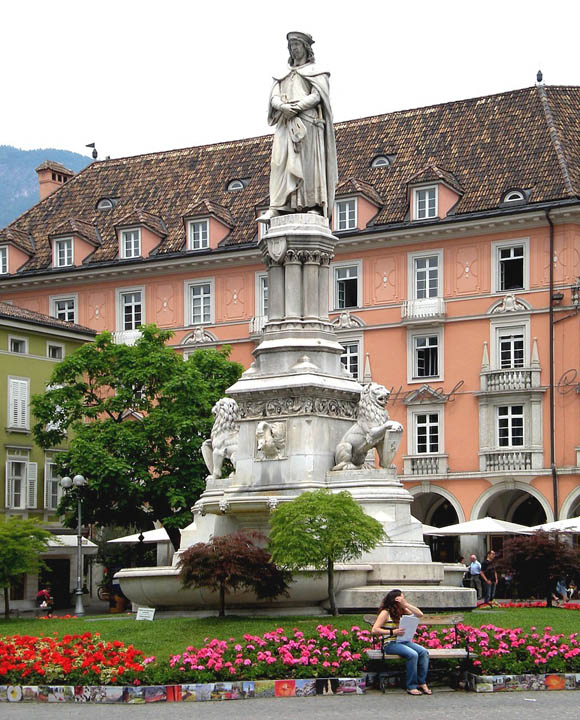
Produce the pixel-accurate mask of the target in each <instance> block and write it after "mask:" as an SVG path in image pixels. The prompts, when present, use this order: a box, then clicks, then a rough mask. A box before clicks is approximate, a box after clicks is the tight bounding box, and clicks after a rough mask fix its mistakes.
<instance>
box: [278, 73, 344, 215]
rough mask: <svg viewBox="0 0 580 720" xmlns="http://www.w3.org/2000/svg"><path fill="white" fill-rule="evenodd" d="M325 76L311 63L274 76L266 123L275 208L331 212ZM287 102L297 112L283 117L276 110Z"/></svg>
mask: <svg viewBox="0 0 580 720" xmlns="http://www.w3.org/2000/svg"><path fill="white" fill-rule="evenodd" d="M328 78H329V73H328V72H324V71H321V70H319V69H318V68H317V67H316V65H315V64H314V63H307V64H305V65H301V66H299V67H290V68H289V70H288V72H287V73H286V74H285V75H283V76H282V77H280V78H275V84H274V87H273V88H272V93H271V95H270V107H269V113H268V123H269V124H270V125H275V126H276V130H275V132H274V141H273V144H272V165H271V172H270V207H271V208H273V209H275V210H283V211H286V212H288V211H290V212H302V211H306V210H309V209H312V208H321V209H322V213H323V215H325V216H326V217H329V216H330V214H331V213H332V209H333V205H334V190H335V188H336V182H337V176H338V171H337V164H336V144H335V139H334V126H333V124H332V109H331V106H330V97H329V83H328ZM291 101H297V102H298V109H299V113H298V115H296V116H295V117H293V118H285V117H284V115H283V114H282V113H281V112H280V107H281V106H282V104H283V103H287V102H291Z"/></svg>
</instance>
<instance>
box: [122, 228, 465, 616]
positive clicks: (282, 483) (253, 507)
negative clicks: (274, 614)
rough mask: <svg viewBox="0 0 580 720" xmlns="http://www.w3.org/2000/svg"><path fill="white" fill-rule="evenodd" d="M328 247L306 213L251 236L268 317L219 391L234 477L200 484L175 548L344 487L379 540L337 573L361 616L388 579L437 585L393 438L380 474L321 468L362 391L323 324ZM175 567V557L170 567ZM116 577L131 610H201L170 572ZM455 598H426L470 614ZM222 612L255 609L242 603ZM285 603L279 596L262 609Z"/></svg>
mask: <svg viewBox="0 0 580 720" xmlns="http://www.w3.org/2000/svg"><path fill="white" fill-rule="evenodd" d="M335 241H336V238H335V237H334V236H333V235H332V233H331V232H330V229H329V226H328V220H327V219H326V218H323V217H321V216H319V215H314V214H296V215H286V216H281V217H277V218H273V219H272V222H271V226H270V229H269V230H268V232H267V233H265V234H264V235H263V237H262V239H261V240H260V249H261V251H262V254H263V257H264V262H265V265H266V267H267V268H268V277H269V283H270V293H269V297H270V317H269V320H268V322H267V323H266V325H265V328H264V337H263V340H262V342H261V343H260V345H259V346H258V347H257V348H256V349H255V351H254V358H255V360H254V363H252V366H251V367H250V368H249V369H248V370H246V372H245V373H243V375H242V377H241V378H240V380H239V381H238V382H237V383H235V384H234V385H233V386H232V387H230V388H229V389H228V391H227V394H228V396H229V397H231V398H233V399H234V400H235V401H236V402H237V405H238V408H239V416H240V420H239V427H240V429H239V442H238V449H237V459H236V469H235V473H233V474H232V476H231V477H228V478H219V479H214V478H213V476H212V477H211V479H210V480H209V481H208V484H207V488H206V490H205V492H204V493H203V494H202V496H201V497H200V499H199V501H198V502H197V503H196V504H195V506H194V507H193V508H192V511H193V515H194V522H193V523H192V524H191V525H190V526H189V527H187V528H186V529H185V530H184V531H183V532H182V543H181V545H182V549H183V548H186V547H188V546H189V545H191V544H193V543H196V542H206V541H208V540H209V538H210V537H211V536H212V535H224V534H227V533H231V532H235V531H236V530H240V529H245V528H247V529H256V530H260V531H262V532H264V533H267V532H268V527H269V515H270V513H271V511H272V510H273V509H275V508H276V507H277V505H278V504H279V503H281V502H287V501H290V500H292V499H294V498H296V497H298V495H300V494H301V493H302V492H305V491H309V490H316V489H319V488H328V489H330V490H331V491H333V492H341V491H343V490H348V492H350V493H351V494H352V496H353V497H354V498H355V499H356V500H357V501H358V502H359V503H360V504H361V505H362V506H363V508H364V509H365V511H366V512H367V513H368V514H369V515H371V516H373V517H375V518H376V519H377V520H379V521H380V522H381V523H382V525H383V527H384V529H385V532H386V534H387V540H385V542H383V543H382V544H381V545H379V546H378V547H377V548H375V549H374V550H373V551H371V552H369V553H367V554H366V555H365V556H364V557H362V558H360V559H359V560H357V562H356V563H352V564H346V565H345V566H344V567H341V572H340V591H339V595H338V602H339V606H342V607H353V608H354V607H360V608H362V607H364V608H365V609H367V608H368V605H367V604H365V603H367V602H370V599H371V598H372V605H371V606H372V607H374V606H376V605H377V604H378V602H376V597H378V595H380V594H381V593H383V594H384V592H386V591H387V590H388V589H390V588H389V587H388V584H390V583H394V586H395V587H397V586H398V585H407V586H409V585H411V583H417V582H419V583H420V582H421V580H420V578H426V579H427V581H428V582H431V583H433V586H438V585H439V584H440V583H441V582H442V580H443V566H442V565H439V564H433V563H431V558H430V553H429V548H428V546H427V545H426V544H425V543H424V542H423V538H422V528H421V524H420V523H419V522H418V521H417V520H415V519H414V518H413V517H411V514H410V505H411V502H412V497H411V495H410V493H409V492H408V491H407V490H405V488H404V487H403V486H402V485H401V483H400V482H399V481H398V479H397V475H396V471H395V468H394V467H388V465H389V464H390V463H391V462H392V456H393V455H394V453H395V452H396V449H397V447H398V442H400V437H401V432H400V431H396V432H394V433H392V437H388V438H387V440H386V441H385V443H384V449H383V457H382V458H380V460H381V464H383V465H385V466H387V469H380V470H375V469H364V470H362V469H361V470H341V471H338V472H336V471H332V470H331V468H332V467H334V465H335V450H336V447H337V445H338V444H339V442H340V441H341V439H342V438H343V436H344V434H345V432H346V431H347V430H349V428H351V427H352V426H353V425H354V424H355V423H356V420H357V408H358V403H359V399H360V395H361V391H362V387H361V385H359V383H358V382H356V381H355V380H354V379H353V378H352V376H351V375H350V374H349V373H347V372H346V371H345V370H344V368H343V365H342V363H341V362H340V356H341V354H342V347H341V345H340V344H339V343H338V341H337V339H336V336H335V334H334V330H333V328H332V325H331V324H330V322H329V319H328V299H329V283H330V278H329V273H330V261H331V259H332V257H333V253H334V244H335ZM176 561H177V556H176V557H175V558H174V566H175V563H176ZM409 568H412V570H411V571H410V570H409ZM145 570H146V571H145ZM141 571H143V572H141ZM118 577H119V579H120V580H121V586H122V588H123V591H124V592H125V593H126V594H127V595H128V597H130V598H131V599H132V600H133V601H136V602H143V601H146V603H147V604H149V605H153V606H155V607H184V606H187V607H191V608H192V609H195V608H199V607H206V606H207V603H208V597H207V593H205V592H198V591H196V592H193V591H191V592H185V591H181V590H180V589H179V582H178V578H177V575H176V569H175V567H172V568H150V569H131V570H123V571H121V572H120V573H119V574H118ZM385 583H387V585H385ZM369 585H370V586H372V591H370V589H367V586H369ZM391 586H392V585H391ZM428 587H429V586H427V585H426V586H425V588H423V589H422V595H421V598H423V596H424V594H425V593H427V594H428ZM324 588H325V586H324V582H323V581H322V578H321V577H318V578H315V579H308V578H306V577H303V576H300V577H299V578H298V579H297V580H296V582H295V583H294V584H293V586H292V589H291V600H290V604H294V605H295V604H296V603H301V604H308V603H311V604H314V605H318V604H319V603H320V602H322V601H324V598H325V593H326V590H325V589H324ZM462 590H464V589H457V593H455V595H453V598H454V599H453V600H449V598H450V597H451V595H449V594H441V593H439V595H438V597H445V598H447V599H448V605H447V606H449V607H454V608H458V607H469V606H472V605H473V604H474V602H473V598H472V597H471V595H472V594H473V591H472V590H468V591H465V592H464V593H462ZM321 593H322V594H321ZM357 598H358V600H357ZM211 602H213V600H212V601H211ZM357 602H358V603H362V604H359V605H357ZM234 604H235V605H236V606H237V607H246V606H250V607H257V606H259V605H260V603H259V602H258V601H257V599H256V598H253V596H252V597H251V596H246V595H244V596H240V597H239V598H236V600H235V601H234ZM287 604H288V601H287V600H284V599H283V598H281V599H279V600H278V601H274V602H271V601H269V602H268V603H267V606H268V607H274V608H275V607H279V606H285V605H287ZM423 604H426V605H427V606H428V607H435V606H437V604H436V603H423Z"/></svg>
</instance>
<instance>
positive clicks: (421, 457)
mask: <svg viewBox="0 0 580 720" xmlns="http://www.w3.org/2000/svg"><path fill="white" fill-rule="evenodd" d="M448 472H449V463H448V456H447V455H445V454H443V453H438V454H436V455H435V454H424V453H421V454H417V455H405V456H404V457H403V474H404V475H413V476H418V475H446V474H447V473H448Z"/></svg>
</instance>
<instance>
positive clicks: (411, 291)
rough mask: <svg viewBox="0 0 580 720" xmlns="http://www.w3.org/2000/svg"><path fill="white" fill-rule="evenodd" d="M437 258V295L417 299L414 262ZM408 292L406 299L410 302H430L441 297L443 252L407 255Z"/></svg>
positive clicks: (431, 251)
mask: <svg viewBox="0 0 580 720" xmlns="http://www.w3.org/2000/svg"><path fill="white" fill-rule="evenodd" d="M429 257H436V258H437V295H434V296H431V297H425V298H419V297H417V282H416V273H415V261H416V260H420V259H422V258H429ZM407 273H408V291H407V297H408V298H409V299H410V300H426V301H428V300H432V299H433V297H443V250H441V249H438V250H423V251H422V252H413V253H409V254H408V255H407Z"/></svg>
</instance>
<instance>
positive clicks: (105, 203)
mask: <svg viewBox="0 0 580 720" xmlns="http://www.w3.org/2000/svg"><path fill="white" fill-rule="evenodd" d="M112 209H113V201H112V200H109V198H101V200H99V202H98V203H97V210H112Z"/></svg>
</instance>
